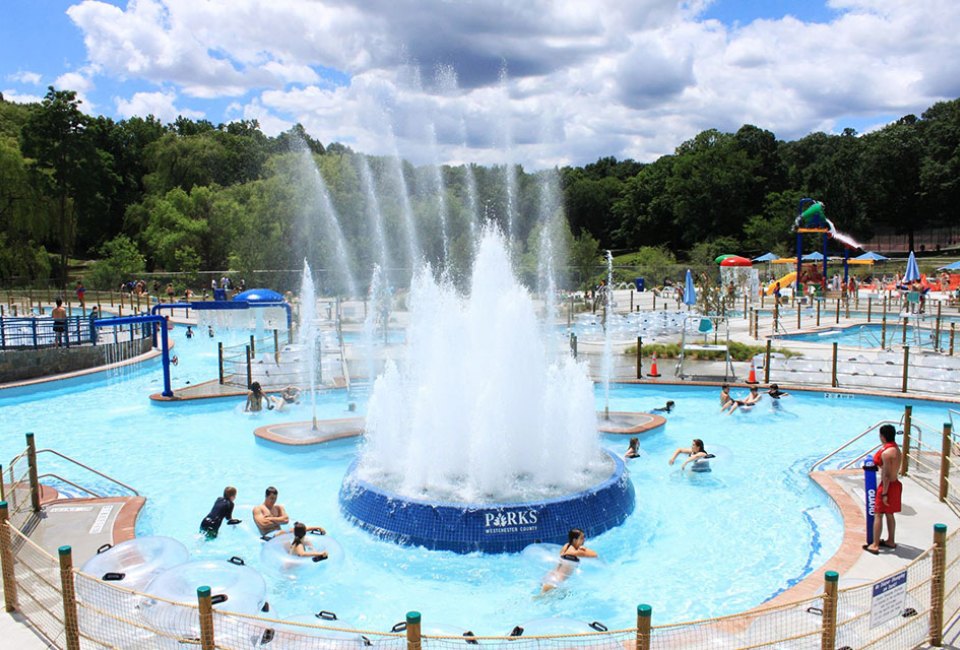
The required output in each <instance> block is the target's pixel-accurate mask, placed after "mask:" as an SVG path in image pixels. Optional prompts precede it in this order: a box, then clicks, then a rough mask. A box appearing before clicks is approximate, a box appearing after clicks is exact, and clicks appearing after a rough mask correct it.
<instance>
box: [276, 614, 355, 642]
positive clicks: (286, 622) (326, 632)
mask: <svg viewBox="0 0 960 650" xmlns="http://www.w3.org/2000/svg"><path fill="white" fill-rule="evenodd" d="M313 625H322V626H324V627H323V628H318V627H308V626H313ZM330 628H337V629H330ZM351 628H353V626H352V625H350V624H349V623H345V622H344V621H341V620H339V619H338V618H337V615H336V614H334V613H333V612H318V613H316V614H297V615H296V616H290V617H288V618H285V619H283V623H280V624H279V625H277V626H276V627H275V628H270V629H267V630H264V633H263V635H261V641H260V645H262V646H265V647H271V648H273V647H275V648H285V647H287V645H295V644H296V642H297V641H298V640H302V639H330V640H332V641H336V646H335V647H337V648H348V649H354V648H357V649H358V648H362V647H364V646H366V645H369V641H368V639H367V638H366V637H364V636H363V635H362V634H361V633H360V632H357V631H354V630H352V629H351ZM271 640H272V641H273V643H272V644H271V645H269V646H267V643H269V642H270V641H271ZM330 647H331V648H332V647H334V646H333V645H331V646H330Z"/></svg>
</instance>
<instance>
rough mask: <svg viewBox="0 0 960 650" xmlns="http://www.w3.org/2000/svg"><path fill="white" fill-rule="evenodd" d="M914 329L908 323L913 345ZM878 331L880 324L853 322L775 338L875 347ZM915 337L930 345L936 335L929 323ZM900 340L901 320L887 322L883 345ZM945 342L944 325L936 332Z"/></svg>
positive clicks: (944, 344) (945, 344)
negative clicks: (854, 323)
mask: <svg viewBox="0 0 960 650" xmlns="http://www.w3.org/2000/svg"><path fill="white" fill-rule="evenodd" d="M917 332H918V328H915V327H913V326H912V325H908V326H907V338H906V341H907V345H910V346H913V347H916V345H917V340H918V338H917ZM882 333H883V325H879V324H867V325H853V326H850V327H834V328H830V329H825V330H821V331H819V332H807V333H804V334H784V335H782V336H778V337H777V338H779V339H782V340H787V341H804V342H806V343H821V344H823V345H830V344H831V343H837V344H839V345H841V346H844V347H859V348H878V347H880V343H881V335H882ZM919 337H920V338H919V340H921V341H922V346H923V347H926V348H929V347H932V345H933V342H934V341H935V339H936V332H935V331H934V330H933V326H932V325H930V326H927V327H923V328H919ZM903 340H904V339H903V326H902V325H901V324H891V323H887V330H886V340H885V341H884V342H885V343H886V346H887V347H890V346H892V345H901V344H902V343H903ZM949 345H950V330H949V326H948V329H946V330H941V332H940V346H941V348H944V349H946V348H947V347H948V346H949Z"/></svg>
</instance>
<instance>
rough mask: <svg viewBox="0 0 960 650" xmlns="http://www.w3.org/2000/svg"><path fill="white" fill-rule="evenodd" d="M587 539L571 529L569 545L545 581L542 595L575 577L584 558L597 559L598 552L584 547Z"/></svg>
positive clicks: (565, 546)
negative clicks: (572, 576) (574, 573)
mask: <svg viewBox="0 0 960 650" xmlns="http://www.w3.org/2000/svg"><path fill="white" fill-rule="evenodd" d="M586 539H587V537H586V535H585V534H584V533H583V531H582V530H580V529H579V528H571V529H570V532H569V533H567V543H566V544H564V545H563V547H562V548H561V549H560V562H559V563H558V564H557V566H556V568H555V569H553V570H552V571H551V572H550V573H548V574H547V575H546V576H545V577H544V579H543V588H542V589H541V590H540V593H541V594H545V593H547V592H548V591H550V590H551V589H556V588H557V587H558V586H559V585H560V583H561V582H563V581H564V580H566V579H567V578H569V577H570V576H571V575H573V572H574V570H576V568H577V564H579V563H580V558H582V557H597V552H596V551H594V550H591V549H589V548H587V547H586V546H584V545H583V543H584V541H586Z"/></svg>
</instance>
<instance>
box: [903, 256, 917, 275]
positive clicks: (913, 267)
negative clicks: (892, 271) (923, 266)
mask: <svg viewBox="0 0 960 650" xmlns="http://www.w3.org/2000/svg"><path fill="white" fill-rule="evenodd" d="M919 279H920V267H919V266H917V258H916V257H914V255H913V251H910V257H908V258H907V270H906V272H905V273H904V274H903V281H904V282H913V281H915V280H919Z"/></svg>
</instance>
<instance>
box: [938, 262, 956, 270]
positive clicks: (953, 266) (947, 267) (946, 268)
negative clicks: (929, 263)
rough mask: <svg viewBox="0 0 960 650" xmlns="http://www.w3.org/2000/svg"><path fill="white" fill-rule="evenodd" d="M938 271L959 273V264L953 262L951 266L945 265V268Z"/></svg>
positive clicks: (942, 267)
mask: <svg viewBox="0 0 960 650" xmlns="http://www.w3.org/2000/svg"><path fill="white" fill-rule="evenodd" d="M937 270H938V271H960V262H954V263H953V264H947V265H946V266H941V267H940V268H939V269H937Z"/></svg>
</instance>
